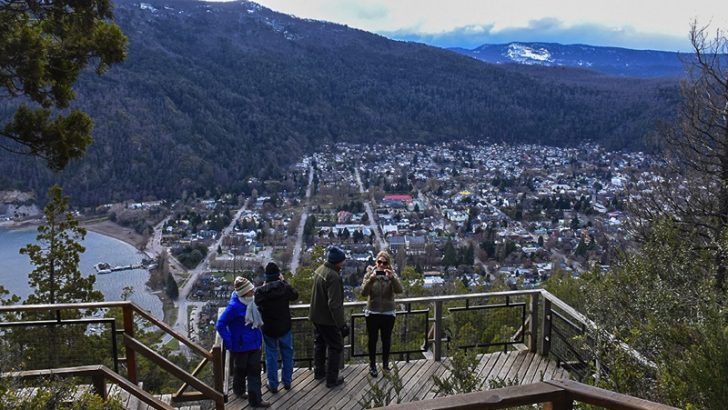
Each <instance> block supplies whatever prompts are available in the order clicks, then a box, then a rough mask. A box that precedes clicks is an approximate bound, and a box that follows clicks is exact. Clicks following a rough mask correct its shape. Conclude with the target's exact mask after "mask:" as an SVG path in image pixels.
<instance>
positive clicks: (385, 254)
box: [374, 251, 392, 267]
mask: <svg viewBox="0 0 728 410" xmlns="http://www.w3.org/2000/svg"><path fill="white" fill-rule="evenodd" d="M380 257H383V258H384V259H386V260H387V265H389V266H390V267H391V266H392V255H390V254H389V252H387V251H379V253H378V254H377V256H376V257H375V258H374V263H376V262H377V260H379V258H380Z"/></svg>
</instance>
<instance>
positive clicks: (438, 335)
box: [0, 289, 655, 404]
mask: <svg viewBox="0 0 728 410" xmlns="http://www.w3.org/2000/svg"><path fill="white" fill-rule="evenodd" d="M517 296H523V297H529V298H530V302H529V303H527V304H526V306H527V314H525V318H524V320H523V323H522V325H521V328H520V329H519V330H518V331H519V333H521V334H524V333H525V334H526V335H527V336H528V337H527V338H524V342H526V343H528V348H529V350H531V351H532V352H535V351H536V350H538V352H539V353H541V354H549V350H550V345H551V330H552V329H551V321H552V318H553V316H554V314H553V313H552V308H555V309H558V311H561V312H564V313H565V314H566V315H568V316H570V317H571V318H573V320H574V321H575V322H576V323H578V324H579V325H581V326H583V329H588V330H589V331H596V332H599V334H605V335H606V340H608V341H610V342H612V343H614V344H615V345H617V346H619V347H620V348H621V349H623V350H624V351H626V352H628V353H629V354H630V355H632V357H634V358H636V359H637V360H638V361H639V362H640V363H642V364H643V365H645V366H648V367H651V368H655V364H654V363H653V362H651V361H649V360H648V359H646V358H645V357H644V356H642V355H641V354H640V353H639V352H637V351H635V350H634V349H632V348H631V347H629V346H628V345H626V344H625V343H624V342H621V341H619V340H617V339H616V337H614V336H613V335H611V334H608V333H606V332H605V331H604V330H601V329H600V328H599V327H598V326H597V325H596V324H595V323H594V322H592V321H591V320H589V319H588V318H587V317H586V316H584V315H583V314H582V313H580V312H578V311H576V310H575V309H574V308H572V307H571V306H569V305H568V304H566V303H565V302H563V301H561V300H560V299H558V298H557V297H555V296H554V295H552V294H551V293H549V292H548V291H546V290H542V289H525V290H517V291H502V292H490V293H471V294H460V295H447V296H432V297H413V298H401V299H395V303H397V304H404V305H408V306H411V305H412V304H431V305H434V306H433V307H434V309H433V312H434V317H433V318H430V319H429V322H430V323H431V324H432V328H431V329H430V330H431V332H432V336H431V338H430V340H431V341H434V345H433V355H432V357H433V358H434V360H440V359H441V357H442V352H443V343H445V342H446V340H443V330H444V328H443V318H442V315H443V312H444V309H443V308H444V306H445V303H447V302H454V301H468V300H471V299H491V298H499V297H505V298H510V297H517ZM541 298H543V299H541ZM466 305H467V302H466ZM364 306H366V302H365V301H355V302H346V303H344V307H345V308H347V309H356V308H358V307H362V308H363V307H364ZM539 306H541V308H542V310H541V312H542V313H540V314H542V315H543V316H542V317H541V318H540V320H539V321H538V322H539V323H540V325H541V327H540V328H538V325H539V324H538V323H537V321H536V314H537V308H538V307H539ZM309 307H310V305H309V304H297V305H292V306H291V309H292V310H294V311H296V310H299V311H300V310H304V309H308V308H309ZM104 308H122V309H123V312H124V318H123V322H124V330H123V332H122V333H123V334H124V337H125V344H126V346H127V357H126V363H127V376H128V379H129V381H130V382H131V383H136V381H137V375H136V359H135V352H137V351H138V352H140V353H142V354H147V353H149V351H152V350H151V349H148V348H147V347H146V346H144V347H143V348H142V347H141V346H137V345H136V344H135V342H137V341H136V339H134V323H133V319H134V317H133V315H134V313H135V312H136V313H137V314H138V315H139V316H141V317H143V318H144V319H146V320H148V321H149V322H151V323H152V324H153V325H156V326H158V327H159V328H160V329H161V330H162V331H163V332H166V333H168V334H170V335H172V336H173V337H174V338H176V339H177V340H179V341H180V342H181V343H183V344H185V345H187V346H188V347H189V348H190V349H192V350H193V351H194V352H196V353H198V354H200V355H201V356H202V357H203V363H201V364H200V366H198V368H197V369H196V370H195V371H194V372H193V374H192V375H190V374H189V373H187V372H184V371H183V372H184V374H182V373H179V375H177V374H176V375H177V376H178V377H179V378H180V379H182V381H183V382H185V383H184V384H183V387H181V388H180V389H179V390H178V392H177V394H176V396H177V397H181V395H182V394H183V392H184V390H185V389H186V388H187V387H189V385H193V386H194V387H196V388H198V389H200V388H201V390H199V391H200V392H201V393H202V394H203V395H204V396H206V398H208V399H212V400H214V401H216V402H217V403H218V404H219V403H220V400H224V398H225V391H224V390H225V389H224V387H223V386H226V385H227V377H228V376H227V371H228V366H227V359H228V357H227V355H226V354H225V352H224V350H223V346H222V343H221V342H220V341H219V337H218V338H216V342H215V346H214V347H213V349H212V351H208V350H206V349H204V348H203V347H201V346H200V345H198V344H197V343H195V342H193V341H192V340H190V339H188V338H187V337H186V336H185V335H181V334H178V333H177V332H175V331H174V329H172V328H171V327H170V326H169V325H167V324H165V323H164V322H162V321H160V320H159V319H157V318H155V317H154V316H152V315H151V314H150V313H148V312H146V311H144V310H143V309H141V308H140V307H139V306H137V305H136V304H134V303H133V302H130V301H112V302H95V303H78V304H75V303H66V304H57V305H52V304H45V305H10V306H0V315H1V314H3V313H8V312H31V311H61V310H69V309H73V310H82V309H104ZM297 319H302V318H297ZM537 333H538V334H539V337H540V340H541V343H540V344H539V343H538V342H537V341H538V340H539V339H538V338H537V336H536V334H537ZM537 345H538V346H537ZM142 346H143V345H142ZM537 347H538V349H537ZM147 349H148V350H147ZM152 352H153V351H152ZM154 353H156V352H154ZM156 356H158V355H156ZM159 357H161V356H159ZM210 361H211V362H212V363H213V366H214V369H213V377H214V384H215V387H214V388H211V387H210V386H204V387H202V386H200V385H199V384H198V383H196V382H190V381H191V380H196V381H199V379H197V378H196V374H197V373H198V372H199V369H200V368H201V367H202V366H204V363H205V362H210ZM205 387H207V389H205ZM203 390H205V391H203ZM195 394H197V393H195Z"/></svg>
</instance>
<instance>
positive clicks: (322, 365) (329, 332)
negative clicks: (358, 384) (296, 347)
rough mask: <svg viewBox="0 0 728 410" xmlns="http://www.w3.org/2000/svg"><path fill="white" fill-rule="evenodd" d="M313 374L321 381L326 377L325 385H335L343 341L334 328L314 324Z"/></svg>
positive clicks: (337, 330)
mask: <svg viewBox="0 0 728 410" xmlns="http://www.w3.org/2000/svg"><path fill="white" fill-rule="evenodd" d="M313 334H314V341H313V372H314V377H316V378H317V379H321V378H323V377H324V375H326V382H327V383H331V384H333V383H336V380H337V379H338V378H339V364H341V354H342V352H343V351H344V339H343V338H342V337H341V331H340V330H339V329H338V328H337V327H336V326H325V325H317V324H315V323H314V333H313Z"/></svg>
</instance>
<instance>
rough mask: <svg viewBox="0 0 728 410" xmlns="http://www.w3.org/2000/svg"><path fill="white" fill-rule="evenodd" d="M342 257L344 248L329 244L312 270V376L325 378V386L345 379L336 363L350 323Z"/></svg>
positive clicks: (343, 256) (338, 360) (344, 257)
mask: <svg viewBox="0 0 728 410" xmlns="http://www.w3.org/2000/svg"><path fill="white" fill-rule="evenodd" d="M345 260H346V254H345V253H344V251H342V250H341V249H339V248H337V247H335V246H332V247H330V248H329V249H328V251H327V253H326V262H324V264H322V265H321V266H319V267H318V268H317V269H316V271H315V272H314V274H313V286H312V292H311V308H310V313H309V320H311V322H313V325H314V343H313V345H314V352H313V364H314V367H313V369H314V378H315V379H316V380H322V379H324V378H326V387H336V386H338V385H340V384H342V383H344V378H343V377H339V364H340V363H341V355H342V352H343V351H344V337H346V336H348V335H349V326H347V325H346V320H345V319H344V284H343V282H342V281H341V276H340V275H339V271H340V270H341V268H342V267H343V266H344V261H345Z"/></svg>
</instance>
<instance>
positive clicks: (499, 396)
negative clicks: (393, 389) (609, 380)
mask: <svg viewBox="0 0 728 410" xmlns="http://www.w3.org/2000/svg"><path fill="white" fill-rule="evenodd" d="M574 401H578V402H582V403H586V404H592V405H596V406H600V407H602V408H606V409H611V410H678V409H677V408H676V407H672V406H668V405H665V404H660V403H655V402H652V401H649V400H644V399H640V398H637V397H632V396H627V395H625V394H621V393H615V392H613V391H609V390H604V389H601V388H598V387H594V386H589V385H586V384H582V383H579V382H575V381H571V380H558V381H557V380H551V381H547V382H541V383H533V384H527V385H521V386H509V387H504V388H501V389H495V390H485V391H480V392H474V393H467V394H460V395H454V396H447V397H440V398H437V399H431V400H421V401H416V402H409V403H402V404H394V405H388V406H387V407H386V408H387V409H388V410H471V409H472V410H475V409H478V410H494V409H504V408H509V407H514V406H522V405H529V404H536V403H550V407H545V408H550V409H552V410H571V409H573V406H574ZM381 408H384V407H381Z"/></svg>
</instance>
